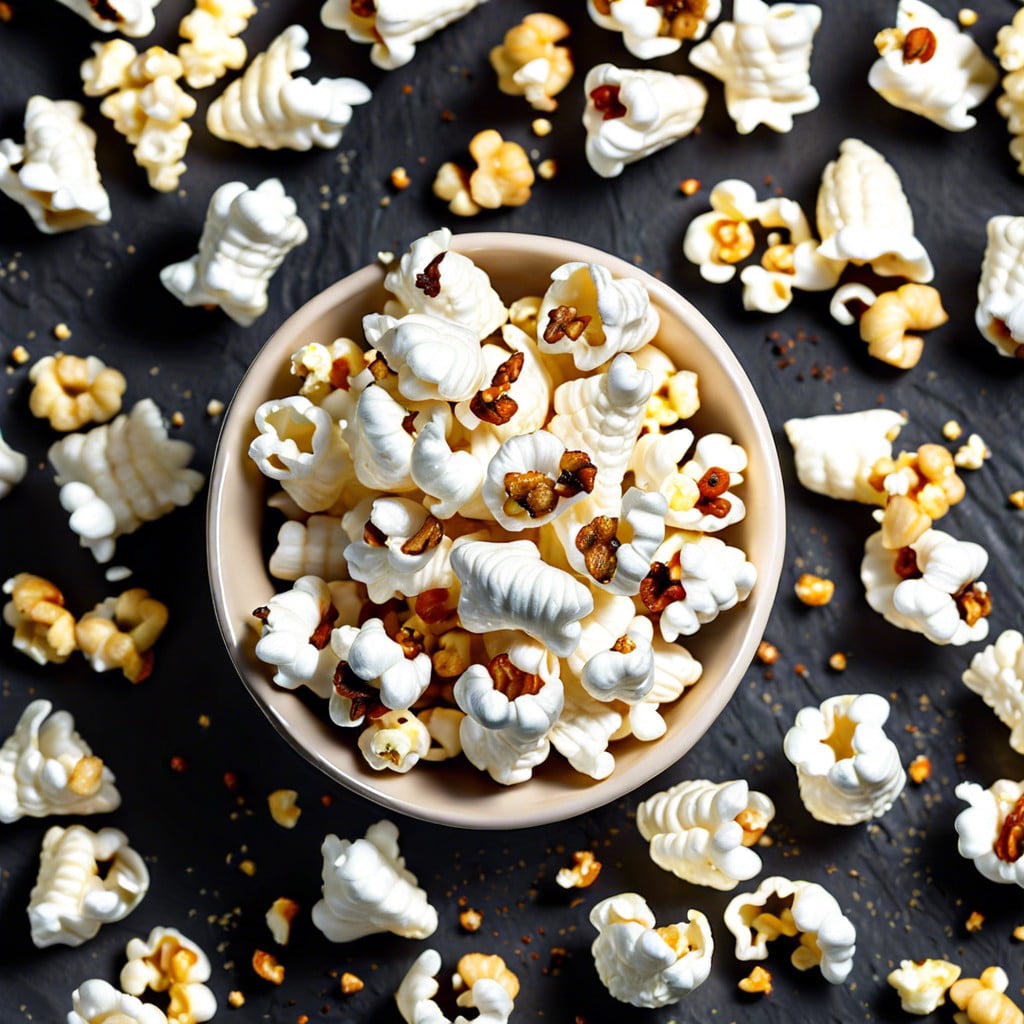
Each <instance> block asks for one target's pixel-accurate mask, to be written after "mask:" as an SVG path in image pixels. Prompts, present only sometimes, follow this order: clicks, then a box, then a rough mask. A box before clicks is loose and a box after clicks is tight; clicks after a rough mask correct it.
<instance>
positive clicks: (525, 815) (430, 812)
mask: <svg viewBox="0 0 1024 1024" xmlns="http://www.w3.org/2000/svg"><path fill="white" fill-rule="evenodd" d="M499 241H500V242H501V244H504V245H506V246H512V247H515V248H516V250H517V251H522V252H523V253H524V254H530V253H533V254H536V255H537V256H538V257H543V258H545V259H547V260H549V261H550V259H551V254H550V246H551V245H552V243H557V245H558V246H559V248H560V251H561V252H562V253H564V254H565V258H564V259H563V260H562V262H563V263H564V262H569V261H570V260H573V261H580V262H584V263H597V264H600V265H602V266H604V267H606V268H607V269H608V270H610V271H611V272H612V274H613V275H614V276H615V277H616V278H623V277H629V278H633V279H636V280H639V281H640V282H641V283H642V284H643V285H644V286H645V287H646V289H647V291H648V292H649V294H650V295H651V299H652V301H655V302H657V303H658V304H659V305H660V306H661V307H662V308H668V309H671V310H672V312H673V315H675V316H677V317H678V319H679V320H680V321H681V322H682V324H683V325H684V326H685V327H686V328H687V329H688V330H690V331H691V332H692V333H694V334H695V335H698V336H700V337H701V338H702V341H704V340H705V339H706V338H708V337H709V336H710V338H712V339H713V340H714V341H715V342H716V344H714V345H712V346H708V347H710V348H711V349H712V354H713V357H714V359H715V360H716V361H717V362H718V363H719V364H721V365H722V366H723V368H724V369H725V370H726V371H727V372H728V374H729V375H730V376H731V378H732V379H733V382H734V385H735V387H736V389H737V391H738V393H739V396H740V400H741V404H742V416H743V417H744V418H745V419H746V420H748V421H749V422H750V424H751V427H752V434H751V437H750V438H748V439H745V442H744V443H745V444H746V445H747V447H748V449H749V448H751V447H756V449H757V451H758V455H759V458H760V463H761V466H762V469H763V480H762V486H763V489H764V494H763V495H762V501H763V499H764V498H767V499H768V500H767V507H768V508H769V509H773V510H776V513H775V521H774V524H773V527H774V528H773V530H772V534H773V536H772V537H771V543H770V544H769V545H768V556H767V558H762V559H761V561H760V563H759V564H757V565H756V568H757V582H756V584H755V586H754V591H753V593H752V594H751V598H750V600H753V605H752V606H751V607H750V609H749V616H748V621H747V623H746V628H745V629H744V630H743V633H742V636H741V639H740V642H739V643H738V644H737V645H736V647H735V649H734V652H733V654H732V656H731V658H730V660H729V663H728V665H727V667H726V671H725V672H724V673H722V674H720V676H719V678H718V680H717V681H716V685H715V686H714V687H713V688H712V690H711V693H710V694H709V695H706V696H705V697H704V699H703V700H702V701H701V702H700V704H699V705H698V706H697V707H696V709H695V710H694V712H693V714H692V716H691V717H690V719H689V720H690V722H691V723H692V724H691V726H690V728H691V730H692V731H693V732H694V733H695V734H696V735H695V738H694V739H693V741H692V742H691V743H690V744H689V746H687V747H686V749H684V750H682V751H681V752H678V753H676V752H675V748H674V747H669V748H668V751H669V754H670V755H671V754H674V756H667V755H666V754H662V755H661V756H660V757H659V756H657V754H656V752H657V750H658V743H657V742H655V743H653V744H650V745H649V746H650V748H651V751H652V753H651V754H650V755H649V756H648V757H647V758H646V761H648V762H649V766H648V767H646V768H644V769H643V770H642V771H641V772H640V774H641V775H642V777H641V778H640V779H639V780H638V779H637V778H636V777H635V774H636V773H631V774H628V775H627V774H626V773H624V772H623V773H618V772H612V774H611V775H609V776H608V777H606V778H605V779H602V780H600V781H594V783H593V784H592V785H589V786H587V787H586V788H583V789H579V790H569V789H567V790H566V793H567V799H568V800H570V801H571V802H572V804H573V806H572V807H571V808H570V809H569V810H568V812H567V813H565V812H559V810H558V808H559V807H560V806H561V801H556V802H555V803H554V804H553V805H552V804H551V803H550V802H549V803H545V804H542V805H541V807H540V808H531V807H530V806H529V805H528V804H527V805H526V806H524V807H523V808H522V809H521V810H520V811H519V812H518V813H517V814H515V815H509V814H505V815H504V817H503V818H502V819H501V820H500V821H491V820H489V819H485V820H480V819H479V818H478V817H474V818H473V819H472V820H469V818H468V817H467V816H465V815H461V814H459V813H457V812H456V811H453V810H452V809H451V807H450V806H449V805H448V804H443V805H441V806H437V807H424V806H422V805H421V804H419V803H415V802H413V801H411V800H408V799H405V798H403V797H402V796H401V795H396V794H394V793H390V792H385V791H383V790H381V789H379V788H377V787H375V786H374V785H372V784H371V783H372V780H371V781H369V782H368V781H364V780H363V779H360V778H358V777H355V776H353V775H350V774H347V773H345V772H343V771H341V770H340V769H339V768H338V767H336V766H335V765H334V764H332V763H331V762H330V761H328V760H326V759H325V758H324V757H323V756H322V755H321V754H320V753H319V752H318V751H317V750H315V749H311V748H310V747H309V746H307V745H306V744H305V743H303V742H302V741H301V740H300V739H299V738H298V737H297V736H296V735H295V734H294V733H293V731H292V730H291V728H290V727H289V726H288V724H287V723H286V721H285V720H284V719H283V718H282V716H281V714H280V713H279V712H278V710H277V709H276V708H275V707H274V706H273V704H272V703H270V701H269V700H268V699H267V698H266V697H265V696H264V695H263V694H262V693H260V692H258V690H257V688H256V687H255V686H254V685H253V684H252V683H251V682H250V680H249V678H248V677H247V675H246V673H245V672H244V671H243V667H242V666H241V665H240V664H239V661H238V658H237V657H236V640H235V638H234V636H233V634H232V623H231V621H230V616H229V614H228V608H227V606H226V602H225V601H224V600H223V595H224V594H225V593H226V587H225V573H224V568H225V567H224V560H223V558H222V557H221V552H222V533H223V527H224V523H223V516H222V515H221V514H219V513H220V509H221V505H222V503H223V500H224V492H225V487H226V484H227V480H228V476H229V473H228V471H227V463H228V461H229V459H230V455H231V453H230V452H229V451H228V445H227V442H226V440H225V434H226V432H227V428H228V425H229V423H233V422H234V420H233V419H232V416H231V414H232V411H233V410H234V406H235V404H236V401H237V400H238V398H239V395H240V393H241V392H242V391H243V390H244V386H245V384H246V382H247V381H248V380H249V378H250V376H251V375H252V374H253V373H254V368H255V366H256V364H257V362H258V361H259V360H260V358H261V357H262V356H263V355H264V354H265V353H266V352H267V350H268V349H271V348H272V347H274V345H275V343H277V342H278V339H279V338H280V337H281V336H282V335H288V336H295V335H296V334H299V333H301V328H302V327H303V326H304V325H307V324H309V323H312V322H315V321H316V320H318V319H319V318H320V317H322V316H324V315H325V314H327V313H329V312H330V310H331V309H332V308H334V307H335V306H337V305H338V302H339V299H338V296H339V295H346V296H348V295H351V294H354V293H356V292H359V291H366V290H368V289H369V288H371V287H374V286H378V287H379V286H381V285H382V281H383V275H384V273H385V267H384V266H383V265H382V264H381V263H380V262H374V263H369V264H366V265H364V266H362V267H360V268H358V269H356V270H354V271H352V272H351V273H349V274H346V275H345V276H344V277H342V278H339V279H338V280H337V281H335V282H333V283H332V284H330V285H328V286H327V288H325V289H323V290H322V291H320V292H318V293H317V294H316V295H314V296H313V297H312V298H310V299H309V300H307V301H306V302H305V303H303V304H302V305H301V306H299V307H298V309H296V310H295V311H294V312H293V313H292V314H291V315H289V316H288V317H287V318H286V319H285V320H284V321H283V322H282V323H281V324H280V326H279V327H278V328H277V329H276V330H275V331H274V332H273V333H272V334H271V335H270V336H269V337H268V338H267V340H266V341H265V342H264V343H263V344H262V345H261V346H260V348H259V349H258V350H257V352H256V353H255V354H254V355H253V356H252V358H251V360H250V362H249V365H248V366H247V368H246V370H245V373H244V374H243V375H242V377H241V378H240V379H239V381H238V384H237V386H236V388H235V391H234V393H233V395H232V398H231V401H230V402H229V403H228V406H227V408H226V409H225V412H224V416H223V419H222V421H221V427H220V431H219V432H218V436H217V442H216V445H215V448H214V454H213V459H212V461H211V466H210V480H211V485H210V488H209V493H208V496H207V502H206V516H207V519H206V530H205V534H206V545H205V551H206V558H207V575H208V581H209V584H210V590H211V597H212V601H213V607H214V615H215V618H216V620H217V626H218V630H219V632H220V636H221V641H222V643H223V644H224V647H225V649H226V652H227V654H228V657H229V658H230V660H231V664H232V667H233V668H234V670H235V672H236V674H237V675H238V676H239V678H240V679H241V681H242V683H243V685H244V686H245V689H246V691H247V692H248V693H249V695H250V696H251V697H252V699H253V700H254V701H255V702H256V704H257V706H258V707H259V708H260V710H261V711H262V712H263V714H264V715H265V716H266V717H267V718H268V719H269V720H270V722H271V724H272V725H273V726H274V728H275V730H276V731H277V732H278V733H279V734H280V735H281V736H282V737H283V738H284V739H285V740H286V742H287V743H288V744H289V746H291V747H292V749H294V750H295V751H296V752H298V753H299V754H300V755H301V756H302V757H303V758H304V759H305V760H306V761H307V762H309V763H310V764H312V765H313V766H314V767H316V768H318V769H320V771H322V772H323V773H324V774H325V775H327V776H328V777H329V778H330V779H332V780H333V781H334V782H336V783H338V784H339V785H341V786H343V787H344V788H345V789H347V790H349V791H350V792H352V793H355V794H356V795H358V796H361V797H364V798H365V799H367V800H369V801H370V802H371V803H373V804H375V805H377V806H378V807H380V808H382V809H384V810H386V811H389V812H395V813H400V814H404V815H407V816H408V817H411V818H415V819H418V820H420V821H424V822H428V823H432V824H438V825H446V826H454V827H459V828H476V829H480V828H483V829H488V830H492V829H495V830H496V829H517V828H531V827H535V826H540V825H546V824H551V823H552V822H555V821H566V820H570V819H571V818H573V817H576V816H578V815H580V814H584V813H588V812H590V811H593V810H596V809H597V808H600V807H604V806H606V805H607V804H610V803H612V802H613V801H615V800H617V799H619V798H621V797H623V796H626V795H628V794H629V793H632V792H634V791H635V790H637V789H638V788H639V787H641V786H643V785H645V784H646V783H647V782H649V781H650V780H651V779H653V778H654V777H655V776H657V775H659V774H661V773H662V772H664V771H666V770H668V769H669V768H671V767H672V766H673V765H674V764H676V763H677V762H678V761H679V760H681V759H682V758H683V757H685V755H686V754H687V753H689V751H690V750H692V749H693V747H694V746H695V745H696V744H697V743H699V742H700V740H701V739H702V738H703V737H704V735H705V734H706V732H707V730H708V729H709V728H710V727H711V725H712V724H713V723H714V721H715V720H716V719H717V718H718V716H719V715H720V714H721V713H722V711H723V710H724V709H725V707H726V705H727V704H728V703H729V701H730V700H731V699H732V698H733V696H734V695H735V693H736V690H737V688H738V687H739V684H740V682H741V680H742V678H743V675H744V674H745V672H746V671H747V669H748V668H749V666H750V664H751V663H752V661H753V659H754V655H755V652H756V649H757V645H758V643H759V642H760V640H761V639H762V637H763V635H764V630H765V628H766V626H767V623H768V619H769V617H770V615H771V611H772V608H773V606H774V602H775V597H776V594H777V592H778V587H779V581H780V578H781V574H782V565H783V559H784V552H785V543H786V509H785V490H784V485H783V478H782V469H781V465H780V461H779V455H778V449H777V447H776V444H775V441H774V434H773V431H772V428H771V424H770V423H769V421H768V417H767V414H766V413H765V411H764V408H763V406H762V405H761V403H760V401H759V400H758V398H757V392H756V391H755V389H754V386H753V384H752V383H751V381H750V379H749V377H748V376H747V374H746V371H745V370H744V369H743V366H742V364H741V363H740V361H739V359H738V358H737V357H736V355H735V353H734V352H733V350H732V348H731V347H730V345H729V344H728V342H727V341H726V340H725V338H724V337H723V336H722V334H721V333H720V332H719V331H718V329H717V328H716V327H715V326H714V324H712V323H711V321H710V320H709V319H708V318H707V317H706V316H705V315H704V314H703V313H701V312H700V310H699V309H697V307H696V306H695V305H694V304H693V303H692V302H690V300H689V299H687V298H686V297H685V296H684V295H682V294H681V293H680V292H678V291H676V290H675V289H673V288H671V287H669V286H668V285H667V284H665V283H664V282H662V281H660V280H659V279H658V278H656V277H654V276H652V275H651V274H649V273H647V272H646V271H645V270H643V269H642V268H640V267H637V266H636V265H634V264H632V263H629V262H628V261H626V260H624V259H622V258H621V257H619V256H615V255H614V254H612V253H609V252H607V251H605V250H603V249H599V248H596V247H594V246H590V245H587V244H585V243H582V242H577V241H575V240H572V239H566V238H560V237H557V236H550V235H541V234H535V233H523V232H506V231H477V232H461V233H460V232H455V231H453V232H452V238H451V243H450V245H449V248H450V249H451V250H453V251H456V252H459V253H461V254H462V255H465V256H468V257H469V258H471V259H472V258H473V256H474V254H480V253H486V252H489V251H493V249H494V247H495V244H496V243H497V242H499ZM236 454H237V453H236ZM268 685H269V686H273V685H274V684H273V683H269V684H268ZM275 689H276V688H275ZM282 692H288V691H284V690H283V689H282ZM291 696H292V697H293V698H294V699H299V698H298V696H297V695H296V694H295V693H294V692H292V693H291ZM498 785H499V784H498V783H495V786H498ZM521 785H529V782H527V783H523V784H521ZM514 788H517V789H518V788H519V787H514ZM524 803H525V802H524Z"/></svg>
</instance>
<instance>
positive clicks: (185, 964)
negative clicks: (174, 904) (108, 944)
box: [120, 926, 217, 1024]
mask: <svg viewBox="0 0 1024 1024" xmlns="http://www.w3.org/2000/svg"><path fill="white" fill-rule="evenodd" d="M125 956H126V957H127V961H128V962H127V963H126V964H125V965H124V967H122V968H121V977H120V982H121V988H123V989H124V990H125V992H127V993H128V994H129V995H133V996H141V995H142V994H143V993H144V992H145V991H146V990H147V989H149V990H150V991H152V992H166V993H167V999H168V1000H169V1003H168V1006H167V1019H168V1021H171V1022H174V1024H202V1022H203V1021H208V1020H212V1019H213V1016H214V1014H215V1013H216V1012H217V998H216V996H214V994H213V992H212V990H211V989H210V988H209V987H208V986H207V985H206V984H205V983H206V982H207V981H209V980H210V960H209V958H208V957H207V955H206V954H205V953H204V952H203V951H202V950H201V949H200V948H199V946H197V945H196V944H195V943H194V942H193V941H192V940H191V939H188V938H186V937H185V936H184V935H182V934H181V932H179V931H178V930H177V929H176V928H164V927H160V926H158V927H156V928H154V929H152V931H150V933H149V935H148V936H147V937H146V938H145V939H141V938H134V939H130V940H129V941H128V945H127V947H126V948H125Z"/></svg>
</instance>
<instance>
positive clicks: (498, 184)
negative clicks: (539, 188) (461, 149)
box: [433, 128, 535, 217]
mask: <svg viewBox="0 0 1024 1024" xmlns="http://www.w3.org/2000/svg"><path fill="white" fill-rule="evenodd" d="M469 155H470V156H471V157H472V158H473V159H474V160H475V161H476V164H477V166H476V168H475V169H474V170H473V171H472V172H466V171H464V170H463V169H462V168H461V167H458V166H457V165H455V164H453V163H445V164H442V165H441V166H440V168H438V172H437V176H436V177H435V178H434V186H433V188H434V195H436V196H437V197H438V198H439V199H445V200H447V201H448V209H449V210H451V212H452V213H454V214H455V215H456V216H459V217H473V216H475V215H476V214H478V213H479V212H480V211H481V210H497V209H498V207H500V206H522V205H523V203H525V202H526V201H527V200H528V199H529V198H530V189H531V187H532V185H533V183H534V180H535V175H534V172H533V167H532V166H531V165H530V158H529V156H527V154H526V150H525V149H523V147H522V146H520V145H519V143H518V142H511V141H506V140H505V139H503V138H502V137H501V135H500V134H499V133H498V132H497V131H495V130H494V129H493V128H488V129H486V130H484V131H482V132H477V134H476V135H474V136H473V138H472V139H470V141H469Z"/></svg>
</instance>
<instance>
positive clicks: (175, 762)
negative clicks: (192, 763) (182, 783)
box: [168, 754, 188, 773]
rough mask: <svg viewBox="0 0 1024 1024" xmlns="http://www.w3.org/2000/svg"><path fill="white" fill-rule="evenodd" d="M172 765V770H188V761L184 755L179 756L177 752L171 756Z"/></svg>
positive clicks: (170, 762)
mask: <svg viewBox="0 0 1024 1024" xmlns="http://www.w3.org/2000/svg"><path fill="white" fill-rule="evenodd" d="M168 763H169V764H170V766H171V771H172V772H179V773H180V772H184V771H187V770H188V762H187V761H186V760H185V758H183V757H179V756H178V755H177V754H175V755H174V757H172V758H171V760H170V761H169V762H168Z"/></svg>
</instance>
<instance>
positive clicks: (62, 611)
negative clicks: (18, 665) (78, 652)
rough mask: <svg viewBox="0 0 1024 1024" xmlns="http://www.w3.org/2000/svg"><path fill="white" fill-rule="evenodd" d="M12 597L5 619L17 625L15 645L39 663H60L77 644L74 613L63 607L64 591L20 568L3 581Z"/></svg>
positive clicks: (5, 612)
mask: <svg viewBox="0 0 1024 1024" xmlns="http://www.w3.org/2000/svg"><path fill="white" fill-rule="evenodd" d="M3 589H4V593H5V594H10V595H11V600H10V601H9V602H8V603H7V604H6V605H4V622H6V623H7V625H8V626H12V627H13V628H14V641H13V642H14V647H15V649H16V650H19V651H21V652H22V654H27V655H28V656H29V657H30V658H31V659H32V660H33V661H35V662H37V663H38V664H40V665H46V664H51V663H53V664H60V663H61V662H64V661H67V659H68V657H69V655H70V654H71V652H72V651H74V650H75V649H76V647H77V646H78V643H77V640H76V639H75V617H74V616H73V615H72V614H71V612H69V611H68V610H67V609H66V608H65V607H64V595H63V594H62V593H61V592H60V590H59V589H58V588H57V587H56V586H55V585H54V584H53V583H51V582H50V581H49V580H46V579H43V578H42V577H41V576H34V575H32V574H31V573H27V572H19V573H18V574H17V575H15V576H12V577H11V578H10V579H8V580H6V581H5V582H4V587H3Z"/></svg>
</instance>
